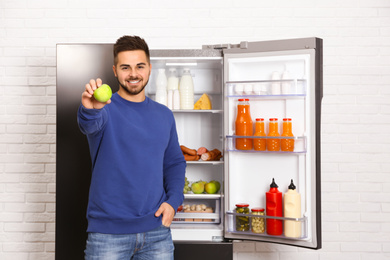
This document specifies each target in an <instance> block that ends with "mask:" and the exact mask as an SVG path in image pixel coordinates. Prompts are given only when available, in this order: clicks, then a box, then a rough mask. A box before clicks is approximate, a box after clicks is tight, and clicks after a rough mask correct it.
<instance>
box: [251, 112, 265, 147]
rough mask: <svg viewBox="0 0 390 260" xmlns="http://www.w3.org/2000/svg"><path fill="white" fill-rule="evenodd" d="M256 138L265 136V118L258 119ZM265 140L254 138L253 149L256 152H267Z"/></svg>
mask: <svg viewBox="0 0 390 260" xmlns="http://www.w3.org/2000/svg"><path fill="white" fill-rule="evenodd" d="M254 136H265V131H264V118H256V123H255V134H254ZM265 148H266V142H265V138H253V149H255V150H256V151H265Z"/></svg>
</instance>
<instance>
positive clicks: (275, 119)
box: [269, 118, 278, 121]
mask: <svg viewBox="0 0 390 260" xmlns="http://www.w3.org/2000/svg"><path fill="white" fill-rule="evenodd" d="M269 121H278V119H277V118H270V119H269Z"/></svg>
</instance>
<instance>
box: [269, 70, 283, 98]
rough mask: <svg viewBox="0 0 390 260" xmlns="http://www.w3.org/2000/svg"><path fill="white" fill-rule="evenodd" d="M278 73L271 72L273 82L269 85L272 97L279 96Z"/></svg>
mask: <svg viewBox="0 0 390 260" xmlns="http://www.w3.org/2000/svg"><path fill="white" fill-rule="evenodd" d="M280 77H281V76H280V73H279V71H274V72H272V76H271V79H272V80H274V82H273V83H272V84H271V94H272V95H280Z"/></svg>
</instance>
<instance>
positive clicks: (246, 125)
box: [236, 99, 295, 152]
mask: <svg viewBox="0 0 390 260" xmlns="http://www.w3.org/2000/svg"><path fill="white" fill-rule="evenodd" d="M238 101H239V103H238V105H237V118H236V135H238V136H254V137H256V138H236V149H237V150H252V149H254V150H256V151H280V150H282V151H284V152H293V151H294V142H295V141H294V139H292V138H290V139H288V138H270V137H280V136H282V137H283V136H285V137H293V136H294V135H293V133H292V119H291V118H283V132H282V135H280V134H279V125H278V119H277V118H270V119H269V123H268V129H269V130H268V135H266V133H265V124H264V118H256V122H255V132H254V133H253V121H252V117H251V114H250V105H249V99H239V100H238ZM261 136H267V138H259V137H261Z"/></svg>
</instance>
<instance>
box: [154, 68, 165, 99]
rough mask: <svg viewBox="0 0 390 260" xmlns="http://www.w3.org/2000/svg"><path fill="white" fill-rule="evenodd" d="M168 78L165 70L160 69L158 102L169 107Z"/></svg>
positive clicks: (157, 85)
mask: <svg viewBox="0 0 390 260" xmlns="http://www.w3.org/2000/svg"><path fill="white" fill-rule="evenodd" d="M167 85H168V81H167V76H166V75H165V69H158V75H157V79H156V101H157V102H158V103H161V104H163V105H167V101H168V100H167Z"/></svg>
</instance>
